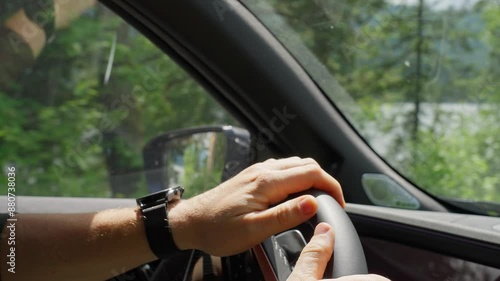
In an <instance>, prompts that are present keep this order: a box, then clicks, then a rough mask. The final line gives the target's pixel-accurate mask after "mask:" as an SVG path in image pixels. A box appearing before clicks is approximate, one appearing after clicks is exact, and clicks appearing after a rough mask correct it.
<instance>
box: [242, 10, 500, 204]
mask: <svg viewBox="0 0 500 281" xmlns="http://www.w3.org/2000/svg"><path fill="white" fill-rule="evenodd" d="M267 2H268V3H270V4H271V7H266V6H265V5H262V4H255V5H252V4H251V3H250V2H248V3H247V5H248V6H250V7H252V9H253V10H254V11H256V14H258V15H259V17H260V19H261V20H262V21H263V22H264V23H265V24H266V25H267V26H268V27H269V28H270V29H271V31H272V32H274V34H275V35H276V36H277V37H278V39H280V40H281V41H282V42H283V44H284V45H285V46H286V47H288V49H289V50H290V52H291V53H292V54H293V55H294V56H295V57H296V58H297V59H298V60H299V61H300V62H301V63H302V65H303V67H304V68H305V69H306V70H307V71H308V72H309V73H310V74H311V75H312V77H313V78H314V79H315V80H316V82H317V83H318V85H319V86H320V87H321V88H322V89H323V90H324V91H325V94H326V95H328V96H329V97H330V98H331V99H332V101H333V102H335V103H336V105H337V106H338V107H339V108H340V110H342V112H343V113H344V114H345V116H346V117H347V118H348V119H349V121H351V123H352V124H353V126H354V127H355V128H356V129H358V131H359V132H360V133H361V135H362V136H363V137H364V138H365V139H366V141H367V142H368V143H369V144H370V145H372V147H373V148H374V149H375V150H376V151H377V153H379V154H380V155H381V156H382V157H384V159H386V160H387V161H388V162H389V163H390V164H392V166H393V167H395V168H396V169H397V170H399V172H401V173H402V174H403V175H404V176H407V177H408V178H409V179H411V180H412V181H414V182H415V183H416V184H417V185H419V186H421V187H423V188H424V189H426V190H427V191H429V192H431V193H433V194H435V195H439V196H443V197H451V198H463V199H472V200H480V201H481V200H485V201H496V202H500V163H499V160H497V159H498V155H500V140H499V138H498V137H497V136H498V134H499V133H500V132H499V130H498V128H499V126H498V124H499V123H500V114H499V113H498V112H499V111H498V109H499V108H498V107H499V102H500V89H499V88H500V87H499V86H500V84H498V82H497V81H498V77H499V76H500V45H499V44H500V40H499V38H500V34H499V31H500V7H499V5H498V2H497V1H489V0H483V1H478V2H474V3H473V4H472V5H470V7H466V8H437V7H435V6H438V5H440V3H439V1H437V2H431V1H420V3H419V1H416V3H415V4H400V5H396V4H393V3H394V2H393V1H384V0H373V1H294V4H293V5H291V4H290V3H289V2H287V1H276V0H269V1H267ZM462 4H463V3H462ZM441 5H443V4H442V3H441ZM453 6H455V5H453ZM457 6H458V5H457ZM275 13H278V14H279V15H280V18H281V19H283V20H280V19H279V18H276V17H275V16H273V15H274V14H275ZM283 21H284V23H283ZM293 34H297V35H298V37H299V39H296V40H295V41H294V36H293ZM299 40H300V42H301V43H303V44H305V45H306V46H307V47H308V48H309V50H310V51H311V52H312V56H311V55H309V54H308V53H307V52H304V51H303V49H302V48H301V46H300V45H301V44H298V43H297V42H296V41H299ZM316 60H319V63H320V64H318V63H316ZM322 66H325V67H326V72H321V71H319V70H318V69H320V68H321V67H322ZM332 81H337V82H338V84H340V86H341V87H342V88H341V90H340V88H339V87H338V86H337V85H336V84H335V82H332ZM346 93H347V94H348V95H349V97H348V98H346V96H345V95H346ZM352 101H353V102H354V103H352ZM450 108H451V109H450Z"/></svg>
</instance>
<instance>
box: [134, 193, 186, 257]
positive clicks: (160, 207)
mask: <svg viewBox="0 0 500 281" xmlns="http://www.w3.org/2000/svg"><path fill="white" fill-rule="evenodd" d="M183 193H184V188H182V187H180V186H177V187H173V188H167V189H165V190H161V191H158V192H155V193H152V194H149V195H147V196H144V197H141V198H138V199H137V200H136V201H137V205H139V208H140V209H141V212H142V217H143V220H144V227H145V229H146V236H147V239H148V243H149V247H150V248H151V251H152V252H153V253H154V254H155V255H156V256H157V257H158V258H160V259H165V258H168V257H170V256H172V255H174V254H176V253H179V252H181V250H179V248H177V246H176V245H175V243H174V238H173V237H172V231H171V229H170V224H169V223H168V204H170V203H173V202H175V201H177V200H180V199H181V197H182V194H183Z"/></svg>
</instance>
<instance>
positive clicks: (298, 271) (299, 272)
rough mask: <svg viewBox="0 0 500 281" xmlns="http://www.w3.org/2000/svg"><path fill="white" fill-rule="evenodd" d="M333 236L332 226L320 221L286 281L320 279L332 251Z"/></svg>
mask: <svg viewBox="0 0 500 281" xmlns="http://www.w3.org/2000/svg"><path fill="white" fill-rule="evenodd" d="M334 242H335V237H334V234H333V230H332V228H331V227H330V226H329V225H328V224H326V223H320V224H318V225H317V226H316V229H315V230H314V236H313V237H312V238H311V241H309V243H308V244H307V245H306V246H305V247H304V249H303V250H302V253H301V254H300V257H299V260H298V261H297V264H296V265H295V268H294V269H293V272H292V274H291V275H290V278H288V281H292V280H320V279H322V278H323V274H324V273H325V269H326V265H327V263H328V261H329V260H330V258H331V257H332V253H333V245H334Z"/></svg>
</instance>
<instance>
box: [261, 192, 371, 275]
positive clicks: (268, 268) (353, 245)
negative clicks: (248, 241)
mask: <svg viewBox="0 0 500 281" xmlns="http://www.w3.org/2000/svg"><path fill="white" fill-rule="evenodd" d="M304 194H310V195H312V196H314V197H315V198H316V200H317V202H318V211H317V213H316V215H315V216H314V217H312V218H311V219H309V220H308V221H307V222H306V223H305V224H306V225H310V226H313V227H315V226H316V225H318V224H319V223H321V222H326V223H328V224H329V225H330V226H331V227H332V228H333V230H334V232H335V246H334V253H333V255H332V258H331V259H330V260H329V261H328V264H327V267H326V269H325V274H324V277H325V278H338V277H343V276H348V275H356V274H367V273H368V269H367V265H366V259H365V255H364V251H363V247H362V246H361V241H360V240H359V236H358V234H357V232H356V229H355V228H354V226H353V224H352V222H351V220H350V219H349V217H348V216H347V213H346V212H345V211H344V209H343V208H342V207H340V205H339V204H338V202H337V201H336V200H335V199H333V197H331V196H330V195H328V194H327V193H325V192H322V191H319V190H315V189H311V190H309V191H307V192H303V193H300V194H297V196H300V195H304ZM294 197H295V196H294ZM302 230H304V229H302ZM295 231H298V232H299V233H300V234H299V236H301V237H300V239H297V237H296V236H297V235H296V234H295V238H292V239H291V240H293V241H295V242H293V241H292V242H290V240H287V241H288V242H285V241H283V240H281V238H278V237H279V236H282V235H283V234H284V233H290V232H295ZM291 236H294V235H291ZM289 237H290V236H289ZM278 240H281V241H282V242H283V243H285V244H280V242H279V241H278ZM299 240H300V241H302V242H300V241H299ZM305 243H306V242H305V240H304V233H302V232H301V231H300V228H293V229H291V231H285V232H283V233H281V234H279V235H277V236H274V235H273V236H271V237H270V238H268V239H266V240H265V241H264V242H263V243H262V244H261V245H259V246H258V247H255V248H254V252H255V254H256V256H257V261H258V262H259V266H260V267H261V270H262V273H263V275H264V280H279V281H285V280H286V279H287V278H288V276H289V275H290V273H291V266H290V265H289V263H288V261H287V260H288V257H287V254H286V253H285V252H286V250H284V249H285V248H290V245H294V244H296V246H295V247H293V246H292V248H294V249H295V250H294V253H297V254H298V252H299V251H302V246H304V245H305ZM299 244H302V246H300V245H299ZM282 246H284V247H285V248H282ZM297 246H298V248H297ZM294 255H295V254H294ZM262 260H265V261H267V262H262ZM266 276H267V277H266Z"/></svg>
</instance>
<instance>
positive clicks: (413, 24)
mask: <svg viewBox="0 0 500 281" xmlns="http://www.w3.org/2000/svg"><path fill="white" fill-rule="evenodd" d="M105 3H106V4H107V5H109V6H110V7H112V8H113V9H115V10H116V11H117V12H118V13H120V14H121V15H122V16H124V17H126V18H127V19H128V20H129V21H130V22H132V23H134V24H136V25H137V26H141V28H142V31H143V32H145V33H146V34H147V35H148V36H149V37H150V38H152V39H153V40H155V41H156V42H159V43H162V44H165V46H164V50H165V51H166V52H167V53H169V54H170V56H171V57H173V58H175V59H176V60H177V61H178V62H179V63H180V64H182V65H189V68H188V69H189V70H190V72H191V74H192V75H194V76H195V77H198V79H199V80H200V81H205V82H207V83H208V84H209V85H211V87H213V88H212V93H213V94H214V95H215V96H217V97H218V99H219V100H221V101H224V102H225V103H224V105H225V106H228V107H229V108H237V111H239V112H240V113H241V114H242V116H243V117H244V119H245V120H246V122H245V125H246V126H247V128H248V129H249V130H250V131H251V132H252V135H253V141H254V151H253V152H254V154H252V155H253V156H254V159H255V160H256V161H258V160H264V159H266V158H268V157H284V156H288V155H299V156H303V157H306V156H307V157H313V158H315V159H317V160H318V161H319V162H320V164H322V166H323V167H324V168H325V169H326V170H327V171H328V172H330V173H331V174H333V175H334V176H336V178H337V179H338V180H339V181H340V182H341V183H342V185H343V187H344V194H345V197H346V200H347V201H348V202H350V204H349V205H348V207H347V211H348V213H349V214H350V216H351V219H352V220H353V222H354V224H355V226H356V228H357V230H358V232H359V233H360V235H361V237H362V240H363V243H364V245H365V251H366V253H367V256H368V264H369V267H370V270H371V271H372V272H378V273H382V274H384V275H386V276H389V277H391V278H394V279H395V280H483V279H484V280H495V279H496V278H498V268H500V264H499V259H498V258H497V257H498V254H499V253H500V252H499V245H500V235H499V234H500V233H499V232H498V228H499V227H498V224H499V223H500V221H499V219H498V218H497V216H498V184H497V181H498V173H497V172H498V166H497V165H496V163H497V162H496V161H495V160H493V158H495V157H493V158H492V156H491V155H498V152H499V151H498V140H497V138H496V137H495V136H496V132H497V128H498V127H497V126H494V125H493V124H494V123H489V122H490V121H491V120H492V119H489V118H490V117H491V118H493V116H494V115H495V113H494V112H495V110H492V109H493V108H496V106H497V101H498V99H497V97H498V87H496V86H495V85H496V84H495V83H494V81H493V80H494V79H491V78H492V76H491V75H490V74H485V73H486V72H489V73H498V72H497V71H498V69H497V68H496V67H494V66H493V65H494V64H493V63H490V62H489V61H492V62H493V61H496V60H498V52H497V51H496V50H498V42H497V40H496V39H494V37H491V35H492V34H496V33H495V32H496V30H497V28H496V27H497V21H496V20H493V18H494V17H495V15H498V12H499V10H498V5H497V3H495V2H494V1H479V2H477V3H468V4H467V3H462V4H460V3H459V4H453V3H444V4H443V3H441V4H435V3H434V4H433V3H431V2H427V1H420V2H415V3H414V2H411V3H410V2H409V3H406V4H405V3H399V2H394V1H368V2H362V1H359V2H358V1H316V2H310V1H294V2H293V3H292V2H283V1H259V2H254V1H240V2H237V1H183V2H181V3H179V2H175V3H173V2H172V3H170V2H165V3H155V2H144V1H143V2H141V3H137V2H135V1H105ZM188 18H189V19H188ZM457 30H459V31H457ZM481 34H484V35H481ZM342 35H343V36H342ZM343 40H344V41H343ZM464 42H466V43H464ZM398 46H399V49H398ZM472 46H474V48H472ZM325 50H326V51H325ZM469 50H474V51H469ZM328 52H330V53H328ZM474 71H475V72H474ZM481 73H483V74H484V75H481ZM389 74H391V75H392V76H391V75H389ZM468 77H469V78H470V80H466V78H468ZM493 77H495V76H493ZM466 81H469V82H466ZM448 90H449V91H448ZM486 91H487V92H486ZM457 93H458V94H457ZM486 93H488V94H486ZM431 94H433V95H431ZM485 96H487V97H485ZM464 112H465V113H466V114H465V115H460V114H458V113H464ZM471 116H472V117H471ZM479 116H489V117H486V119H481V120H477V119H474V118H477V117H479ZM379 117H380V118H379ZM467 117H469V118H472V119H471V120H465V118H467ZM436 120H438V121H439V120H441V121H440V122H437V121H436ZM443 120H444V121H443ZM477 122H481V123H482V124H483V126H484V130H480V129H478V128H477V126H475V125H473V124H477ZM436 124H437V125H436ZM488 124H490V125H488ZM438 137H439V138H438ZM466 137H469V138H468V139H467V141H465V139H466ZM457 139H458V140H461V141H459V142H454V140H457ZM417 144H418V149H416V148H415V146H416V145H417ZM486 147H488V149H481V148H486ZM486 150H487V152H486ZM457 163H460V164H468V163H474V164H471V166H464V165H457ZM411 165H413V166H411ZM478 165H479V166H478ZM478 167H483V168H482V169H483V170H481V169H478ZM486 167H487V168H486ZM403 258H404V260H402V259H403ZM471 272H472V273H471ZM471 274H472V275H471ZM474 274H476V275H474Z"/></svg>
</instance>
